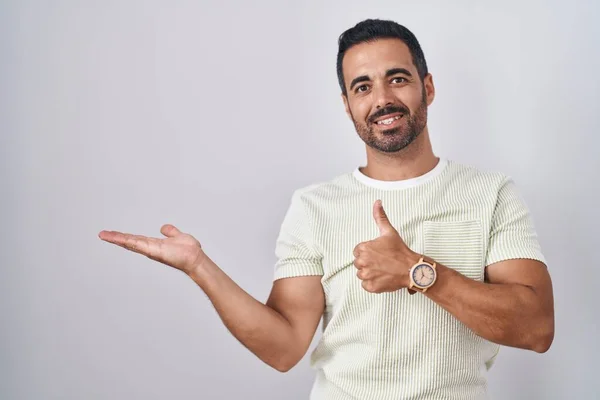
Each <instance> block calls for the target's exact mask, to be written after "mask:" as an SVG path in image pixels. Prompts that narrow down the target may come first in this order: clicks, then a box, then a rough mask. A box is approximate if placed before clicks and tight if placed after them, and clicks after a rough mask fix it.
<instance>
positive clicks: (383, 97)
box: [374, 85, 395, 109]
mask: <svg viewBox="0 0 600 400" xmlns="http://www.w3.org/2000/svg"><path fill="white" fill-rule="evenodd" d="M374 90H375V105H376V107H377V109H380V108H383V107H387V106H389V105H392V104H394V101H395V98H394V94H393V92H392V89H391V88H390V87H389V86H387V85H377V87H376V88H374Z"/></svg>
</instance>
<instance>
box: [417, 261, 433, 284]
mask: <svg viewBox="0 0 600 400" xmlns="http://www.w3.org/2000/svg"><path fill="white" fill-rule="evenodd" d="M412 278H413V281H415V283H416V284H417V285H419V286H421V287H428V286H429V285H431V284H432V283H433V281H434V280H435V270H434V269H433V268H432V267H431V265H428V264H420V265H417V267H416V268H415V269H414V270H413V273H412Z"/></svg>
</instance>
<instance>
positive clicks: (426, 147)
mask: <svg viewBox="0 0 600 400" xmlns="http://www.w3.org/2000/svg"><path fill="white" fill-rule="evenodd" d="M438 161H439V158H438V157H436V156H435V154H433V149H432V147H431V140H430V139H429V130H428V129H427V127H425V129H423V132H421V134H420V135H419V136H418V137H417V138H416V139H415V140H414V141H413V142H412V143H411V144H409V145H408V146H406V147H405V148H404V149H402V150H400V151H399V152H396V153H383V152H380V151H378V150H375V149H372V148H371V147H368V146H367V165H366V166H365V167H360V168H359V170H360V172H362V173H363V174H364V175H366V176H368V177H369V178H372V179H377V180H380V181H400V180H404V179H411V178H416V177H418V176H421V175H423V174H425V173H427V172H429V171H431V170H432V169H433V168H434V167H435V166H436V165H437V163H438Z"/></svg>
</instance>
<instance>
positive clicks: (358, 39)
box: [337, 19, 428, 96]
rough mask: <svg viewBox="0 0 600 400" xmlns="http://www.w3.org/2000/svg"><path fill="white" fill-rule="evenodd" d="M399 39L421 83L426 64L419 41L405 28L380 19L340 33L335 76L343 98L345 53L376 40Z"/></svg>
mask: <svg viewBox="0 0 600 400" xmlns="http://www.w3.org/2000/svg"><path fill="white" fill-rule="evenodd" d="M384 38H386V39H388V38H393V39H400V40H402V41H403V42H404V44H406V46H408V50H409V51H410V55H411V56H412V59H413V63H414V64H415V67H416V68H417V72H418V73H419V77H420V78H421V81H423V79H425V76H427V74H428V71H427V62H426V61H425V55H424V54H423V50H422V49H421V45H420V44H419V41H418V40H417V38H416V37H415V35H414V34H413V33H412V32H411V31H410V30H408V29H407V28H406V27H404V26H402V25H400V24H398V23H396V22H394V21H386V20H381V19H366V20H364V21H361V22H359V23H358V24H356V25H355V26H354V27H352V28H350V29H348V30H347V31H345V32H344V33H342V34H341V35H340V37H339V39H338V55H337V75H338V81H339V83H340V88H341V89H342V93H343V94H344V96H347V93H346V86H345V84H344V72H343V70H342V60H343V59H344V55H345V54H346V51H347V50H348V49H349V48H350V47H352V46H354V45H357V44H359V43H365V42H373V41H375V40H377V39H384Z"/></svg>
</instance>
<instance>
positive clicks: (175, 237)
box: [98, 225, 206, 275]
mask: <svg viewBox="0 0 600 400" xmlns="http://www.w3.org/2000/svg"><path fill="white" fill-rule="evenodd" d="M160 232H161V233H162V234H163V235H165V236H166V237H167V238H166V239H157V238H149V237H145V236H139V235H131V234H128V233H121V232H114V231H102V232H100V234H99V235H98V236H99V237H100V239H102V240H104V241H105V242H109V243H113V244H116V245H117V246H120V247H123V248H124V249H127V250H131V251H133V252H136V253H140V254H143V255H145V256H146V257H148V258H150V259H151V260H154V261H158V262H161V263H163V264H166V265H169V266H171V267H173V268H176V269H178V270H180V271H183V272H185V273H186V274H188V275H189V274H190V273H191V272H192V271H193V270H194V269H195V268H196V267H197V266H198V265H200V264H201V262H203V261H204V259H205V258H206V255H205V254H204V251H203V250H202V246H200V242H198V241H197V240H196V239H195V238H194V237H193V236H191V235H188V234H186V233H182V232H180V231H179V229H177V228H176V227H174V226H173V225H163V227H162V228H161V229H160Z"/></svg>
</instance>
